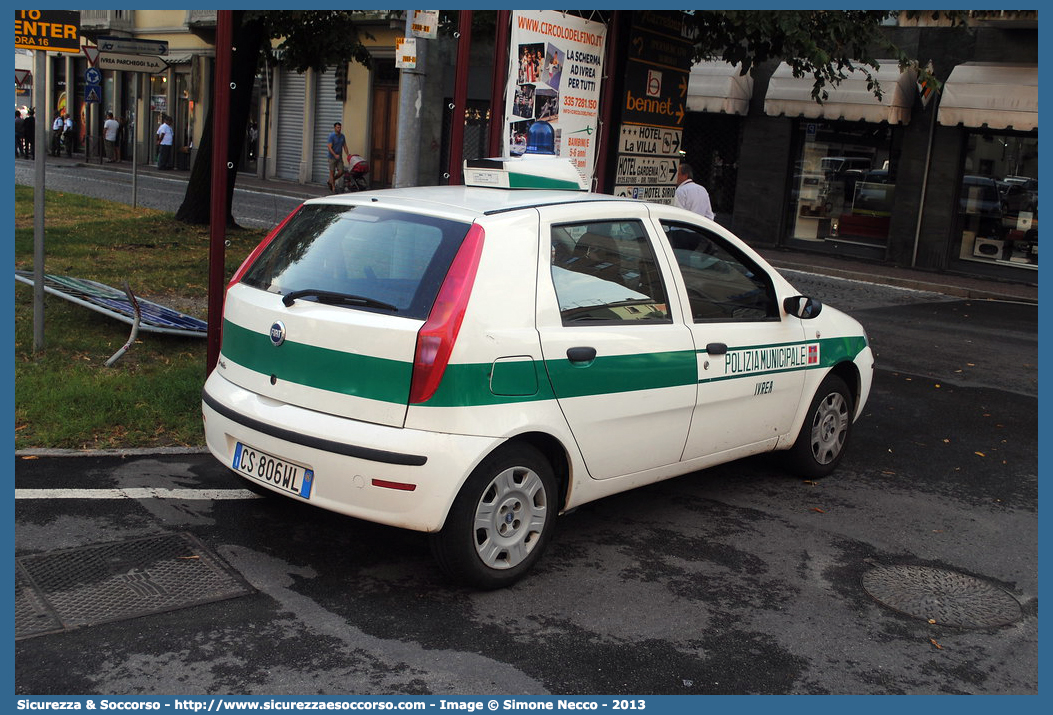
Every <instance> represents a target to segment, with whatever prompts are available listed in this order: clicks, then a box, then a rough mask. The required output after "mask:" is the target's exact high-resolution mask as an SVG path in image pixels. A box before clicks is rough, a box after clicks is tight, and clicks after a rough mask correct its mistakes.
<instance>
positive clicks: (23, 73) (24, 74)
mask: <svg viewBox="0 0 1053 715" xmlns="http://www.w3.org/2000/svg"><path fill="white" fill-rule="evenodd" d="M32 82H33V73H32V72H30V71H29V70H15V86H17V87H18V88H19V89H21V88H22V87H25V86H26V85H27V84H32Z"/></svg>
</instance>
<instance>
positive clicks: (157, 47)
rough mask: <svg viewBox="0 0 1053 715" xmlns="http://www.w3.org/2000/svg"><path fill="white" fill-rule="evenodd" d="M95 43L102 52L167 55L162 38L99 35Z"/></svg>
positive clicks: (166, 44) (165, 45)
mask: <svg viewBox="0 0 1053 715" xmlns="http://www.w3.org/2000/svg"><path fill="white" fill-rule="evenodd" d="M96 44H98V46H99V50H100V51H102V52H125V53H127V54H130V55H167V54H168V42H166V41H164V40H133V39H129V38H127V37H100V38H99V39H98V40H97V41H96Z"/></svg>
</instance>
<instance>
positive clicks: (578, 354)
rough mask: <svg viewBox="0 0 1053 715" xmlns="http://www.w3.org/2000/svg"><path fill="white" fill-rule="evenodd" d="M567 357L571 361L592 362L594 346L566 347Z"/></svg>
mask: <svg viewBox="0 0 1053 715" xmlns="http://www.w3.org/2000/svg"><path fill="white" fill-rule="evenodd" d="M567 359H568V360H570V361H571V362H592V361H593V360H595V359H596V348H567Z"/></svg>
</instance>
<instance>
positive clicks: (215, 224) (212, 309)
mask: <svg viewBox="0 0 1053 715" xmlns="http://www.w3.org/2000/svg"><path fill="white" fill-rule="evenodd" d="M232 19H233V12H232V11H231V10H217V11H216V79H215V87H214V90H213V105H212V196H211V200H212V205H211V207H210V209H211V226H210V227H209V229H210V230H209V244H208V337H207V341H208V348H207V350H206V356H205V361H206V365H205V374H206V375H208V374H209V373H211V372H212V370H213V369H214V368H215V367H216V363H217V362H219V349H220V342H221V341H220V338H221V336H222V332H221V323H222V319H223V291H224V285H223V281H224V277H225V270H226V269H225V258H226V246H225V245H224V244H225V241H226V238H227V182H228V181H229V179H230V173H229V172H230V169H231V168H232V167H228V166H227V161H228V151H227V148H228V144H229V132H228V127H227V125H228V122H229V119H230V93H231V90H232V89H233V87H231V83H230V69H231V68H230V65H231V45H232V44H233V36H234V28H233V27H232V24H231V23H232Z"/></svg>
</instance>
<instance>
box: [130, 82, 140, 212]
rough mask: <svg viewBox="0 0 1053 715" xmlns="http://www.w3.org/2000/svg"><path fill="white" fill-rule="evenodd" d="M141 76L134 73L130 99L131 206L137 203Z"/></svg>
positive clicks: (133, 206)
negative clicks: (132, 91)
mask: <svg viewBox="0 0 1053 715" xmlns="http://www.w3.org/2000/svg"><path fill="white" fill-rule="evenodd" d="M142 82H143V76H142V75H141V74H139V73H138V72H137V73H136V74H135V82H134V83H133V84H132V87H133V89H134V95H133V96H134V99H132V107H133V109H132V119H131V126H130V127H128V129H129V130H130V131H131V133H132V208H133V209H134V208H135V207H136V205H137V197H138V195H139V94H140V92H139V88H140V87H141V86H142Z"/></svg>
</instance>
